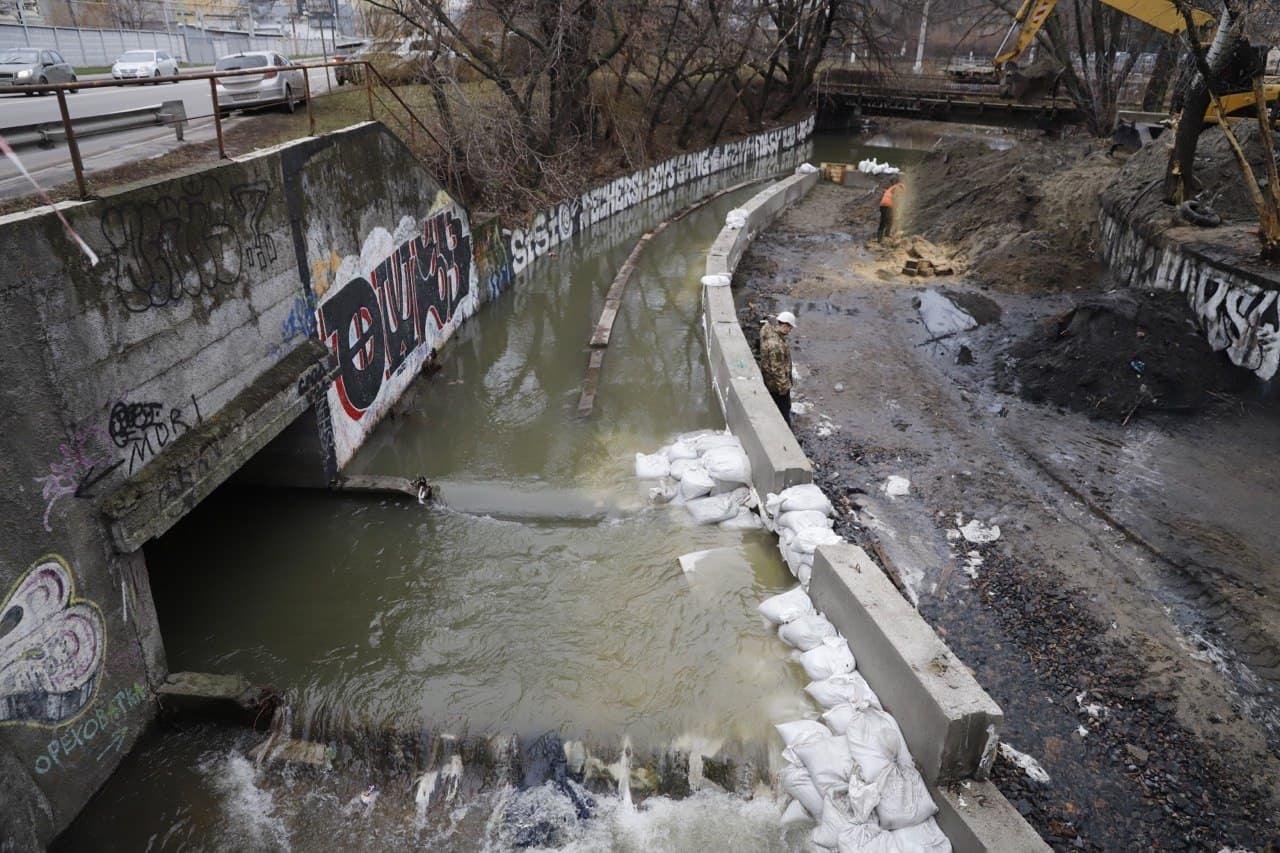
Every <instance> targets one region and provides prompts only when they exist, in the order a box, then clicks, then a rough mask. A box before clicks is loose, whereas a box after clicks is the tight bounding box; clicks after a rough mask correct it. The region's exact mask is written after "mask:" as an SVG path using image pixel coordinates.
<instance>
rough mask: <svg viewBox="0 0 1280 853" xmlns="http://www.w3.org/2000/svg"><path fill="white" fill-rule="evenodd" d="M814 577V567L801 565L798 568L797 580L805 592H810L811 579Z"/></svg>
mask: <svg viewBox="0 0 1280 853" xmlns="http://www.w3.org/2000/svg"><path fill="white" fill-rule="evenodd" d="M812 577H813V566H808V565H804V564H801V565H799V566H797V567H796V580H798V581H800V586H801V587H803V589H804V591H805V592H808V591H809V579H810V578H812Z"/></svg>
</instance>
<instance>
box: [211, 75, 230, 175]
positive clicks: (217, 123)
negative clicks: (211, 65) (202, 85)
mask: <svg viewBox="0 0 1280 853" xmlns="http://www.w3.org/2000/svg"><path fill="white" fill-rule="evenodd" d="M209 98H210V99H211V100H212V101H213V130H214V132H215V133H216V134H217V135H218V156H219V157H221V158H222V159H223V160H225V159H227V148H226V146H225V145H224V144H223V142H222V110H220V109H219V108H218V81H217V80H215V79H214V78H213V77H210V78H209Z"/></svg>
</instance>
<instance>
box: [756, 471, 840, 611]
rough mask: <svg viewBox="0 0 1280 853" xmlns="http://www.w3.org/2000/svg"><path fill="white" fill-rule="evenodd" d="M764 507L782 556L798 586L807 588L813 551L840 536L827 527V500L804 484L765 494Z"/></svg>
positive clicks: (830, 511)
mask: <svg viewBox="0 0 1280 853" xmlns="http://www.w3.org/2000/svg"><path fill="white" fill-rule="evenodd" d="M764 508H765V512H767V513H768V514H769V518H770V519H771V520H772V521H773V527H774V529H775V530H776V531H777V533H778V550H779V551H781V552H782V559H783V560H784V561H786V564H787V568H788V569H790V570H791V574H793V575H795V577H796V580H798V581H800V586H801V587H803V588H804V589H805V590H806V591H808V589H809V575H810V573H812V571H813V552H814V551H815V550H817V548H818V546H819V545H833V544H835V543H837V542H840V541H841V539H840V535H839V534H838V533H836V532H835V531H834V530H832V529H831V525H832V523H833V520H832V516H833V515H834V514H835V510H834V508H833V507H832V506H831V501H829V500H828V499H827V496H826V495H824V494H823V493H822V489H819V488H818V487H817V486H815V485H813V484H812V483H805V484H804V485H800V486H792V487H790V488H788V489H783V490H782V491H781V492H779V493H778V494H776V495H775V494H773V493H770V494H769V495H767V496H766V497H765V502H764Z"/></svg>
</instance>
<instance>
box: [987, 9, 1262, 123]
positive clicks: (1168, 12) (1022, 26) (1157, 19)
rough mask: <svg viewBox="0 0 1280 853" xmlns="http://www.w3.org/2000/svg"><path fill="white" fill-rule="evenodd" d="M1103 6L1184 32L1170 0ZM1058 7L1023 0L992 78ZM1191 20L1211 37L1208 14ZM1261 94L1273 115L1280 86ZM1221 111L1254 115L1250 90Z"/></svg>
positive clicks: (1208, 116)
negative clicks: (1010, 42) (1269, 105)
mask: <svg viewBox="0 0 1280 853" xmlns="http://www.w3.org/2000/svg"><path fill="white" fill-rule="evenodd" d="M1098 2H1100V3H1102V4H1103V5H1106V6H1110V7H1111V8H1113V9H1118V10H1120V11H1121V12H1123V13H1124V14H1126V15H1128V16H1129V17H1131V18H1136V19H1138V20H1139V21H1142V22H1144V23H1147V24H1150V25H1151V26H1153V27H1155V28H1156V29H1157V30H1160V31H1161V32H1164V33H1168V34H1170V35H1173V36H1177V35H1181V34H1182V32H1183V31H1185V30H1186V28H1187V22H1186V19H1185V18H1184V17H1183V16H1182V13H1181V12H1180V11H1178V7H1177V6H1175V5H1174V4H1173V3H1172V2H1170V0H1098ZM1057 5H1058V0H1023V3H1022V6H1021V7H1020V8H1019V9H1018V13H1017V15H1015V16H1014V19H1013V24H1012V25H1010V27H1009V32H1007V33H1005V37H1004V41H1002V42H1001V43H1000V48H999V49H998V50H997V51H996V57H995V59H994V60H993V62H992V64H993V65H994V66H995V67H994V74H995V76H996V77H997V78H998V77H999V76H1000V75H1001V74H1002V73H1003V72H1004V71H1005V69H1007V68H1011V67H1013V63H1015V62H1016V61H1017V60H1018V58H1019V57H1020V56H1022V54H1024V53H1025V52H1026V50H1027V48H1029V47H1031V44H1032V42H1034V41H1035V38H1036V34H1037V33H1039V32H1040V30H1041V28H1043V27H1044V24H1045V21H1047V20H1048V19H1049V15H1051V14H1052V13H1053V10H1054V8H1055V7H1057ZM1191 18H1192V20H1193V21H1194V22H1195V25H1196V28H1197V30H1199V32H1197V33H1196V35H1197V37H1198V38H1200V39H1201V40H1205V39H1207V38H1209V37H1212V34H1213V30H1214V28H1215V27H1217V23H1218V22H1217V19H1216V18H1214V17H1213V16H1212V15H1210V14H1209V13H1208V12H1202V11H1200V10H1199V9H1196V10H1194V11H1192V13H1191ZM1015 31H1017V34H1018V37H1017V38H1016V39H1014V41H1013V44H1012V45H1010V44H1009V40H1010V39H1011V38H1012V37H1013V34H1014V32H1015ZM1263 92H1264V94H1265V95H1266V99H1267V103H1269V104H1271V105H1272V112H1273V113H1274V112H1275V104H1276V100H1277V98H1280V83H1274V82H1267V83H1265V84H1264V86H1263ZM1219 100H1221V101H1222V107H1223V109H1224V110H1225V111H1226V113H1227V115H1229V116H1234V115H1253V114H1254V109H1255V107H1254V100H1253V91H1252V89H1242V90H1240V91H1232V92H1228V93H1226V94H1223V95H1221V96H1220V98H1219ZM1204 120H1205V123H1206V124H1216V123H1217V121H1218V110H1217V108H1216V107H1215V106H1213V105H1212V104H1210V105H1209V109H1208V110H1206V111H1205V114H1204Z"/></svg>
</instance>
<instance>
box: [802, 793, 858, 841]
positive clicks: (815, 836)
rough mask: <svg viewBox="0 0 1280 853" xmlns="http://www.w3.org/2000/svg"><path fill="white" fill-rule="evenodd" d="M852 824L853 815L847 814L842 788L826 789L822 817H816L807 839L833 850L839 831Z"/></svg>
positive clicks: (846, 802) (838, 837) (846, 800)
mask: <svg viewBox="0 0 1280 853" xmlns="http://www.w3.org/2000/svg"><path fill="white" fill-rule="evenodd" d="M852 825H853V816H852V815H850V814H849V806H848V799H847V798H846V797H845V792H844V790H843V789H840V788H836V789H833V790H830V791H827V792H826V794H824V795H823V797H822V817H820V818H818V825H817V826H816V827H814V829H813V832H812V833H810V835H809V840H810V841H812V842H813V843H814V844H816V845H817V846H819V847H822V848H824V849H826V850H835V849H836V848H837V847H838V846H839V845H840V833H841V832H843V831H844V830H845V828H846V827H849V826H852Z"/></svg>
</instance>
